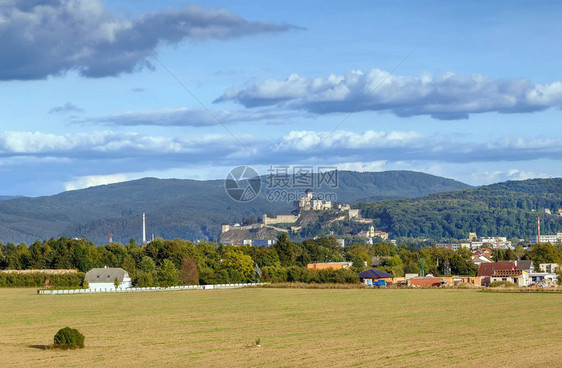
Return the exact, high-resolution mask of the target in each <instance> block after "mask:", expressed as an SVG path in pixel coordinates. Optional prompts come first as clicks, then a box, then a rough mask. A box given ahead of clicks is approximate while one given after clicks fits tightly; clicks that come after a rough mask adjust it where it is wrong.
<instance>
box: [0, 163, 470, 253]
mask: <svg viewBox="0 0 562 368" xmlns="http://www.w3.org/2000/svg"><path fill="white" fill-rule="evenodd" d="M466 188H470V186H468V185H466V184H463V183H460V182H458V181H455V180H451V179H445V178H441V177H437V176H433V175H428V174H423V173H418V172H411V171H387V172H378V173H371V172H369V173H358V172H352V171H339V172H338V180H337V186H336V188H327V187H325V186H324V187H321V188H319V189H315V190H316V192H317V193H331V194H334V195H335V196H336V197H337V201H339V202H343V203H354V202H357V201H376V200H382V199H399V198H415V197H421V196H425V195H428V194H431V193H436V192H440V191H451V190H460V189H466ZM274 189H275V188H267V185H265V178H264V188H263V190H262V191H261V193H260V195H259V196H258V197H257V198H255V199H254V200H253V201H250V202H245V203H240V202H235V201H233V200H232V199H231V198H229V197H228V195H227V194H226V192H225V189H224V181H223V180H208V181H196V180H179V179H165V180H163V179H155V178H145V179H140V180H134V181H129V182H123V183H117V184H110V185H101V186H97V187H91V188H87V189H82V190H75V191H68V192H63V193H60V194H57V195H54V196H45V197H37V198H27V197H23V198H16V199H11V200H8V201H2V202H0V241H2V242H4V243H6V242H14V243H17V242H25V243H27V244H29V243H31V242H34V241H36V240H44V239H49V238H52V237H54V238H57V237H60V236H66V237H85V238H86V239H88V240H92V241H94V242H95V243H96V244H106V243H107V241H108V236H109V234H110V233H112V234H113V235H114V241H119V242H128V241H129V238H135V239H136V241H137V242H140V241H141V236H142V234H141V224H142V220H141V218H142V212H143V211H144V212H146V215H147V236H148V237H149V238H150V236H151V234H152V233H154V234H155V236H157V237H163V238H167V239H170V238H184V239H191V240H195V239H215V238H217V236H218V234H219V232H220V225H221V223H223V222H229V223H233V222H239V221H241V219H242V217H243V216H255V217H258V216H261V215H263V214H264V213H269V212H273V213H288V212H290V211H291V210H292V209H293V206H292V198H285V199H284V200H271V199H272V198H273V197H275V196H273V197H272V194H275V193H274ZM304 189H305V188H300V189H298V190H293V189H291V190H290V191H289V192H290V193H293V194H294V192H295V191H296V192H298V193H302V192H303V191H304ZM268 195H269V196H268ZM268 197H269V200H268ZM275 198H277V197H275ZM275 198H274V199H275Z"/></svg>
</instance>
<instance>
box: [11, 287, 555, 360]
mask: <svg viewBox="0 0 562 368" xmlns="http://www.w3.org/2000/svg"><path fill="white" fill-rule="evenodd" d="M0 300H1V302H2V307H1V310H0V367H30V366H35V367H85V366H93V367H107V366H111V367H140V366H170V367H171V366H179V367H195V366H197V367H305V366H306V367H320V366H333V367H375V366H392V367H399V366H403V367H412V366H440V367H444V366H453V367H454V366H458V367H467V366H479V367H492V366H493V367H524V366H525V367H527V366H559V364H560V362H562V329H561V328H562V313H561V311H562V295H561V294H542V293H536V294H527V293H521V294H512V293H483V292H479V291H477V290H440V289H437V290H431V289H422V290H395V289H393V290H385V289H381V290H372V289H350V290H323V289H319V290H311V289H273V288H267V289H266V288H245V289H234V290H187V291H167V292H147V293H134V294H133V293H131V294H98V295H86V294H84V295H37V294H36V291H35V290H33V289H0ZM65 326H69V327H72V328H77V329H78V330H79V331H80V332H82V333H83V334H84V335H85V336H86V348H85V349H83V350H73V351H61V350H51V349H46V346H47V345H49V344H52V339H53V336H54V334H55V333H56V332H57V331H58V330H59V329H60V328H62V327H65ZM258 338H259V339H260V340H261V345H262V346H261V347H249V346H251V345H252V344H253V343H254V342H255V341H256V340H257V339H258Z"/></svg>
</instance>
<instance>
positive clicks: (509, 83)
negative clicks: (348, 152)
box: [215, 69, 562, 120]
mask: <svg viewBox="0 0 562 368" xmlns="http://www.w3.org/2000/svg"><path fill="white" fill-rule="evenodd" d="M388 75H389V73H388V72H386V71H384V70H380V69H372V70H370V71H368V72H366V73H364V72H362V71H357V70H352V71H350V72H348V73H346V74H345V75H340V76H338V75H335V74H330V75H329V76H328V77H326V78H321V77H319V78H308V77H303V76H300V75H298V74H291V75H290V76H289V77H288V78H287V79H286V80H274V79H268V80H264V81H258V82H255V83H249V84H247V85H245V86H243V87H237V88H230V89H228V90H226V91H225V92H224V94H223V95H222V96H221V97H220V98H218V99H217V100H215V102H222V101H236V102H239V103H241V104H242V105H244V106H246V107H256V106H271V105H279V106H281V107H284V108H286V109H295V110H304V111H309V112H312V113H316V114H325V113H331V112H352V111H356V110H357V111H391V112H393V113H394V114H396V115H398V116H415V115H430V116H432V117H433V118H436V119H442V120H452V119H467V118H468V117H469V115H470V114H476V113H485V112H499V113H524V112H532V111H539V110H544V109H548V108H550V107H557V106H561V105H562V83H561V82H559V81H555V82H553V83H548V84H533V83H531V82H530V81H528V80H525V79H492V78H490V77H487V76H483V75H478V74H476V75H470V76H462V75H458V74H454V73H445V74H443V75H440V76H433V75H431V74H429V73H424V74H421V75H420V76H417V77H410V76H400V75H391V76H390V77H389V76H388ZM387 77H388V78H387ZM385 78H387V79H386V80H385ZM383 81H384V83H382V84H381V82H383ZM379 85H380V86H379Z"/></svg>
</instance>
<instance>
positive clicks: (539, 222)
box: [537, 216, 541, 243]
mask: <svg viewBox="0 0 562 368" xmlns="http://www.w3.org/2000/svg"><path fill="white" fill-rule="evenodd" d="M540 242H541V218H540V216H538V217H537V243H540Z"/></svg>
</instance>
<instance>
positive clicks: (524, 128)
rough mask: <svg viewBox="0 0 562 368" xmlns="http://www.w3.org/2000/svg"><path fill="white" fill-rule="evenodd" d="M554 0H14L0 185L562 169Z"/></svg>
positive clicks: (561, 9) (516, 174) (560, 7)
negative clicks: (305, 169)
mask: <svg viewBox="0 0 562 368" xmlns="http://www.w3.org/2000/svg"><path fill="white" fill-rule="evenodd" d="M560 19H562V4H560V3H558V2H556V1H535V2H532V4H531V3H529V2H523V1H496V2H488V1H471V2H464V3H462V2H445V3H444V2H437V1H415V2H413V1H410V2H405V1H377V2H373V1H354V2H335V1H334V2H327V1H307V2H303V1H290V0H289V1H286V0H284V1H275V0H271V1H268V2H267V4H265V3H264V2H261V1H257V0H256V1H237V2H231V1H205V2H203V3H193V2H185V1H167V2H166V5H163V4H161V2H155V1H148V0H134V1H124V0H114V1H111V2H104V1H99V0H87V1H80V0H45V1H40V0H22V1H13V0H0V44H1V45H2V46H3V47H2V51H1V55H0V101H1V105H0V106H1V108H0V122H1V127H2V129H1V131H0V174H1V175H2V177H3V180H1V181H0V195H25V196H41V195H52V194H56V193H59V192H63V191H65V190H75V189H81V188H85V187H88V186H92V185H102V184H108V183H115V182H120V181H126V180H133V179H138V178H142V177H158V178H182V179H183V178H185V179H198V180H203V179H222V178H225V177H226V175H227V173H228V172H229V171H230V170H231V169H232V168H233V167H236V166H239V165H249V166H251V167H254V168H255V169H256V170H258V172H260V173H263V174H267V172H268V169H271V168H273V167H279V166H281V165H283V166H285V165H293V166H301V165H307V166H314V167H320V166H333V167H337V168H338V169H340V170H356V171H384V170H414V171H421V172H425V173H429V174H433V175H438V176H444V177H448V178H453V179H456V180H460V181H462V182H465V183H467V184H471V185H486V184H491V183H495V182H499V181H505V180H522V179H528V178H536V177H560V176H562V174H561V170H562V129H560V121H561V118H562V111H561V106H562V67H561V66H560V65H562V64H561V63H560V60H561V59H562V48H560V47H559V46H560V43H561V42H560V41H561V38H562V23H561V22H560Z"/></svg>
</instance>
